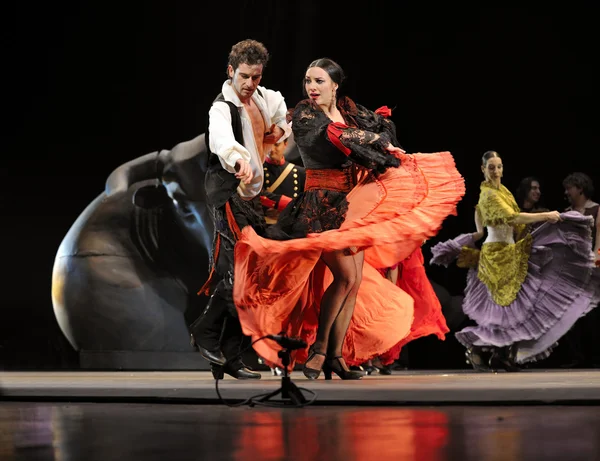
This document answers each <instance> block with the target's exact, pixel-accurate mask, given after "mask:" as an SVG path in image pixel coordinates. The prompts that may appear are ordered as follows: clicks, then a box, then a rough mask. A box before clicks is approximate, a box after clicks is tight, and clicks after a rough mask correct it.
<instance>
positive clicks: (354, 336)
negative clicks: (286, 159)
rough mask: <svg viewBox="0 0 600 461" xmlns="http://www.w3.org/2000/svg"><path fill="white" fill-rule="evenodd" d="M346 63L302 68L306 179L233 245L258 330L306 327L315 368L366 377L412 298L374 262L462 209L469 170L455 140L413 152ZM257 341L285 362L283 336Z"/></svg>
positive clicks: (243, 308) (298, 125)
mask: <svg viewBox="0 0 600 461" xmlns="http://www.w3.org/2000/svg"><path fill="white" fill-rule="evenodd" d="M343 80H344V73H343V70H342V68H341V67H340V66H339V65H338V64H337V63H335V62H334V61H332V60H331V59H328V58H323V59H318V60H316V61H314V62H312V63H311V64H310V65H309V66H308V68H307V70H306V73H305V78H304V90H305V92H306V95H307V96H308V98H307V99H305V100H303V101H301V102H300V103H298V105H297V106H296V107H295V108H294V110H293V111H292V114H291V123H292V129H293V134H294V140H295V142H296V144H297V146H298V148H299V150H300V154H301V156H302V161H303V165H304V166H305V168H306V184H305V190H304V192H303V193H302V194H300V195H299V196H298V197H297V198H296V199H294V200H293V201H292V202H291V203H290V204H288V206H287V207H286V209H285V210H284V211H283V212H282V213H281V215H280V216H279V219H278V222H277V223H276V224H275V225H274V226H272V227H271V228H270V230H269V232H268V234H267V235H268V236H269V237H270V238H268V239H265V238H261V237H259V236H258V235H257V234H256V233H255V232H254V231H253V229H252V228H251V227H246V228H244V229H243V230H242V231H241V238H240V240H239V241H238V243H237V245H236V255H235V257H236V271H235V282H234V299H235V302H236V306H237V309H238V313H239V318H240V322H241V324H242V328H243V329H244V332H245V333H246V334H247V335H250V336H252V338H253V339H254V340H257V339H258V338H260V337H263V336H265V335H267V334H278V333H284V334H286V335H288V336H300V337H302V338H303V339H305V340H306V341H307V343H308V344H311V347H310V349H309V350H308V351H307V350H299V351H297V353H296V354H295V357H294V358H295V360H296V361H299V362H300V363H304V369H303V370H304V374H305V375H306V376H307V377H308V378H310V379H316V378H317V377H318V376H319V375H320V373H321V371H324V373H325V377H326V379H327V378H330V377H331V373H332V372H334V373H336V374H337V375H338V376H340V377H341V378H342V379H358V378H360V377H361V376H362V373H361V372H358V371H352V370H350V369H349V368H348V365H347V364H351V365H360V364H361V363H364V362H365V361H367V360H368V359H370V358H372V357H375V356H377V355H379V354H381V353H383V352H385V351H387V350H389V349H390V348H392V347H393V346H394V345H395V344H397V343H398V342H399V341H400V340H402V338H404V337H406V336H407V335H408V334H409V332H410V327H411V325H412V321H413V300H412V298H410V296H409V295H407V294H406V293H405V292H404V291H402V290H401V289H399V288H398V287H396V286H395V285H393V284H392V283H391V282H389V281H388V280H386V279H385V278H383V277H381V275H380V274H379V273H378V272H377V270H376V268H381V267H389V266H391V265H393V264H394V263H395V262H397V261H399V260H402V259H404V258H406V257H407V256H408V255H409V254H410V253H412V252H413V251H414V250H415V249H416V248H417V247H419V246H420V244H421V243H422V242H423V240H424V239H425V238H429V237H431V236H432V235H435V233H436V232H437V230H438V229H439V228H440V226H441V224H442V222H443V220H444V219H445V218H446V217H447V216H448V215H449V214H453V213H455V209H456V204H457V203H458V201H459V200H460V199H461V197H462V196H463V194H464V181H463V178H462V177H461V176H460V174H459V173H458V171H457V170H456V167H455V165H454V160H453V159H452V156H451V155H450V154H449V153H448V152H441V153H435V154H426V155H425V154H414V155H407V154H406V153H405V152H404V151H403V150H402V149H400V148H399V147H398V142H397V140H396V129H395V125H394V124H393V122H392V121H391V120H389V119H387V118H385V117H383V116H382V115H380V114H376V113H374V112H372V111H370V110H368V109H366V108H365V107H363V106H361V105H359V104H356V103H354V102H353V101H352V100H351V99H350V98H348V97H344V96H341V95H340V89H341V84H342V82H343ZM254 347H255V349H256V351H257V353H258V354H259V355H260V356H261V357H263V358H264V359H265V360H266V361H270V362H272V363H275V364H277V365H279V366H281V365H280V364H281V361H280V360H279V358H278V350H279V349H280V348H279V347H278V346H277V344H274V343H271V342H270V341H267V340H265V341H259V342H257V343H256V344H255V346H254Z"/></svg>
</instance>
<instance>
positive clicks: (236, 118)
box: [204, 88, 262, 208]
mask: <svg viewBox="0 0 600 461" xmlns="http://www.w3.org/2000/svg"><path fill="white" fill-rule="evenodd" d="M256 91H258V94H259V95H260V96H261V97H262V93H261V92H260V90H259V89H258V88H257V89H256ZM218 101H223V102H226V103H227V104H228V105H229V110H230V111H231V127H232V129H233V135H234V136H235V140H236V141H237V142H239V143H240V144H241V145H242V146H245V144H244V135H243V132H242V119H241V117H240V112H239V109H238V107H237V106H236V105H235V104H234V103H232V102H231V101H225V98H224V97H223V93H219V95H218V96H217V97H216V98H215V100H214V101H213V104H214V103H215V102H218ZM204 141H205V142H206V152H207V153H208V158H207V159H206V162H207V165H206V176H205V179H204V187H205V188H206V197H207V202H208V204H209V205H211V206H214V207H216V208H220V207H222V206H223V205H225V203H227V200H229V198H230V197H231V196H232V195H233V194H237V188H238V186H239V184H240V180H239V179H238V178H236V177H235V175H234V174H233V173H229V172H228V171H227V170H225V169H224V168H223V165H221V161H220V160H219V157H218V156H217V155H216V154H214V153H212V152H211V151H210V143H209V130H208V122H207V125H206V132H205V135H204Z"/></svg>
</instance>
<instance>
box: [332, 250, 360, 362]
mask: <svg viewBox="0 0 600 461" xmlns="http://www.w3.org/2000/svg"><path fill="white" fill-rule="evenodd" d="M352 257H353V259H354V267H355V274H356V277H355V279H354V285H353V286H352V288H351V289H350V293H348V296H347V297H346V301H345V302H344V304H343V306H342V307H341V309H340V311H339V313H338V315H337V317H336V319H335V321H334V322H333V326H332V328H331V332H330V334H329V341H328V344H327V356H328V357H331V358H333V357H341V355H342V346H343V345H344V338H345V337H346V332H347V331H348V327H349V326H350V321H351V320H352V314H353V313H354V306H355V305H356V297H357V296H358V289H359V287H360V283H361V281H362V268H363V261H364V259H365V256H364V252H362V251H361V252H360V253H357V254H355V255H353V256H352Z"/></svg>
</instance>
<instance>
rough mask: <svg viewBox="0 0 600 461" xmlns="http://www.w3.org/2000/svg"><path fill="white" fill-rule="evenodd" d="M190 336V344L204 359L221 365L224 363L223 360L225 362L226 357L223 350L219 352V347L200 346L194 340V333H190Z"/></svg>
mask: <svg viewBox="0 0 600 461" xmlns="http://www.w3.org/2000/svg"><path fill="white" fill-rule="evenodd" d="M190 337H191V344H192V346H194V347H195V348H196V349H197V350H198V352H200V355H201V356H202V357H204V358H205V359H206V360H208V361H209V362H210V363H215V364H217V365H223V364H225V362H227V359H226V358H225V356H224V355H223V352H221V350H220V349H207V348H206V347H202V346H201V345H200V344H198V343H197V342H196V339H195V338H194V335H190Z"/></svg>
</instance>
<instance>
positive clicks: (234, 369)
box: [210, 362, 262, 379]
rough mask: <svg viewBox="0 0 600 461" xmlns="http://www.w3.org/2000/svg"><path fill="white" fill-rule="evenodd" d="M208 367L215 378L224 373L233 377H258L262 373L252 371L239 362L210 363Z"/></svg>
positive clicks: (220, 376)
mask: <svg viewBox="0 0 600 461" xmlns="http://www.w3.org/2000/svg"><path fill="white" fill-rule="evenodd" d="M210 369H211V371H212V374H213V376H214V378H215V379H223V377H224V376H225V373H227V374H228V375H229V376H231V377H233V378H235V379H260V378H261V377H262V375H261V374H260V373H257V372H256V371H252V370H251V369H250V368H248V367H247V366H246V365H244V364H243V363H241V362H237V363H233V364H229V363H228V364H226V365H225V366H221V365H217V364H215V363H211V364H210Z"/></svg>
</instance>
